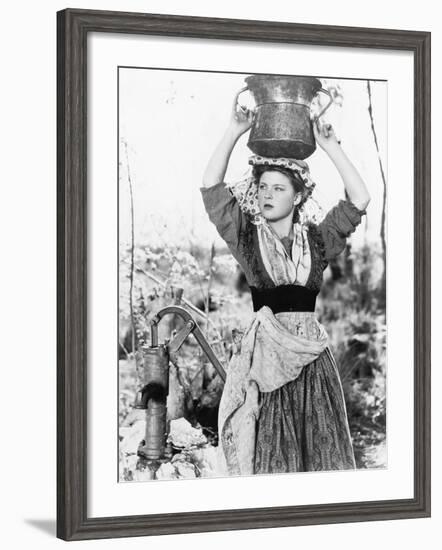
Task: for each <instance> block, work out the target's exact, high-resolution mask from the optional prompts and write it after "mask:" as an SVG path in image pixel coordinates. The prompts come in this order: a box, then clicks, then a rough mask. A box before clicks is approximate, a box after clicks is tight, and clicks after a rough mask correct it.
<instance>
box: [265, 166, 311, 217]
mask: <svg viewBox="0 0 442 550" xmlns="http://www.w3.org/2000/svg"><path fill="white" fill-rule="evenodd" d="M300 200H301V194H300V193H295V190H294V188H293V185H292V183H291V181H290V179H289V177H288V176H286V175H285V174H282V173H281V172H277V171H275V170H273V171H271V170H268V171H266V172H264V173H263V174H261V177H260V178H259V182H258V205H259V208H260V210H261V214H262V215H263V216H264V218H266V220H268V221H278V220H281V219H283V218H286V217H287V216H289V215H293V209H294V205H295V204H298V203H299V201H300Z"/></svg>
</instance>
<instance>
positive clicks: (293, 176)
mask: <svg viewBox="0 0 442 550" xmlns="http://www.w3.org/2000/svg"><path fill="white" fill-rule="evenodd" d="M264 172H281V174H284V175H285V176H287V177H288V179H289V180H290V183H291V184H292V187H293V190H294V191H295V193H296V194H297V193H301V194H302V196H301V202H300V203H299V204H297V205H296V206H295V210H294V212H293V223H297V222H298V221H299V209H300V208H301V207H302V206H303V205H304V203H305V201H306V200H307V199H308V198H309V197H310V195H311V192H312V189H309V188H308V187H306V186H305V185H304V182H303V181H302V178H301V176H300V175H299V174H297V173H296V172H295V171H294V170H290V169H288V168H285V167H284V166H263V165H262V164H259V165H256V166H254V167H253V170H252V175H253V176H254V177H255V179H256V182H259V179H260V177H261V176H262V175H263V174H264Z"/></svg>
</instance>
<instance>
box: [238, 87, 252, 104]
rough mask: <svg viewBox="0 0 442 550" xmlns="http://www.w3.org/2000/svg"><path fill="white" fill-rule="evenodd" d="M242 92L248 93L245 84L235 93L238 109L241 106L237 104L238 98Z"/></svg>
mask: <svg viewBox="0 0 442 550" xmlns="http://www.w3.org/2000/svg"><path fill="white" fill-rule="evenodd" d="M244 92H250V90H249V87H248V86H247V84H246V85H245V86H243V87H242V88H241V90H239V92H237V93H236V102H237V105H239V106H240V107H241V105H240V104H239V96H240V95H241V94H243V93H244Z"/></svg>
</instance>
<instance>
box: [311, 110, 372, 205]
mask: <svg viewBox="0 0 442 550" xmlns="http://www.w3.org/2000/svg"><path fill="white" fill-rule="evenodd" d="M313 133H314V135H315V138H316V141H317V143H318V144H319V146H320V147H321V148H322V149H323V150H324V151H325V152H326V153H327V155H328V156H329V157H330V159H331V161H332V162H333V164H334V165H335V166H336V168H337V170H338V172H339V175H340V176H341V178H342V181H343V182H344V186H345V190H346V191H347V194H348V197H349V199H350V201H351V202H352V203H353V204H354V205H355V206H356V207H357V208H359V210H365V209H366V208H367V205H368V203H369V202H370V195H369V193H368V190H367V187H366V186H365V183H364V181H363V180H362V178H361V176H360V175H359V172H358V171H357V170H356V168H355V167H354V166H353V164H352V163H351V161H350V159H349V158H348V157H347V155H346V154H345V153H344V151H343V150H342V149H341V146H340V144H339V142H338V140H337V139H336V136H335V133H334V131H333V129H332V127H331V125H330V124H322V125H321V124H320V122H319V120H317V119H316V120H315V121H314V122H313Z"/></svg>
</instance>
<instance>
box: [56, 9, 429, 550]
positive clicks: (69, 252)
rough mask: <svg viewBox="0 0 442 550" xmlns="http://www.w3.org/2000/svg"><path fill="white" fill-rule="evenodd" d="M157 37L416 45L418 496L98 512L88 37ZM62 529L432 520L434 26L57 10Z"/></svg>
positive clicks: (75, 536)
mask: <svg viewBox="0 0 442 550" xmlns="http://www.w3.org/2000/svg"><path fill="white" fill-rule="evenodd" d="M92 32H95V33H97V32H98V33H125V34H152V35H157V36H163V37H188V38H207V39H218V40H223V39H229V40H238V41H245V40H248V41H258V42H266V43H287V44H290V43H292V44H309V45H321V46H331V47H334V46H342V47H349V48H377V49H385V50H397V51H402V50H407V51H410V52H412V53H413V57H414V84H413V87H414V98H415V105H414V220H415V234H414V255H415V261H414V266H415V269H414V298H415V300H414V304H415V305H414V342H415V347H414V349H415V353H414V384H415V386H414V387H415V393H414V498H411V499H402V500H386V501H367V502H356V503H355V502H350V503H345V502H343V503H338V504H318V505H303V506H285V507H269V508H251V509H229V510H221V511H220V510H207V511H204V512H188V513H187V512H186V513H171V514H165V513H161V514H155V515H136V516H121V517H101V518H90V517H88V516H87V496H88V495H87V475H88V472H87V421H88V411H87V401H86V395H87V372H88V371H87V369H88V363H87V345H88V341H87V277H88V264H87V238H88V226H87V109H88V106H87V89H86V86H87V58H88V57H87V56H88V52H87V36H88V34H89V33H92ZM57 52H58V57H57V70H58V80H57V101H58V104H57V125H58V131H57V147H58V152H57V180H58V184H57V321H58V329H57V453H58V454H57V490H58V496H57V536H58V537H60V538H62V539H64V540H81V539H94V538H109V537H128V536H143V535H160V534H172V533H191V532H204V531H220V530H234V529H251V528H268V527H284V526H295V525H313V524H325V523H339V522H353V521H373V520H384V519H385V520H386V519H403V518H417V517H428V516H429V515H430V334H431V330H430V316H431V311H430V247H431V244H430V243H431V241H430V228H431V227H430V223H431V222H430V33H428V32H415V31H405V30H386V29H370V28H353V27H337V26H326V25H307V24H294V23H280V22H265V21H246V20H233V19H212V18H204V17H184V16H183V17H182V16H168V15H167V16H166V15H152V14H142V13H122V12H121V13H120V12H107V11H92V10H77V9H67V10H63V11H61V12H58V14H57Z"/></svg>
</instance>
